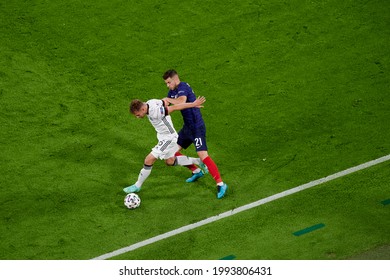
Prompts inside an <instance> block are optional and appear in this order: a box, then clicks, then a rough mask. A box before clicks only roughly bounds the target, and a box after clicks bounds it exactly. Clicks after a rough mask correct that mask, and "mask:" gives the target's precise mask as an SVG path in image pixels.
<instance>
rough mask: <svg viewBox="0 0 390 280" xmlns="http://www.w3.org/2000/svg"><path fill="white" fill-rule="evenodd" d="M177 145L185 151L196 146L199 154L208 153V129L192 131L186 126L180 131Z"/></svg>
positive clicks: (199, 128)
mask: <svg viewBox="0 0 390 280" xmlns="http://www.w3.org/2000/svg"><path fill="white" fill-rule="evenodd" d="M177 144H179V146H180V147H182V148H183V149H187V148H188V147H189V146H190V145H191V144H194V146H195V149H196V151H197V152H200V151H207V144H206V127H205V126H201V127H198V128H194V129H190V128H189V127H187V126H184V127H183V128H182V129H181V130H180V131H179V139H178V140H177Z"/></svg>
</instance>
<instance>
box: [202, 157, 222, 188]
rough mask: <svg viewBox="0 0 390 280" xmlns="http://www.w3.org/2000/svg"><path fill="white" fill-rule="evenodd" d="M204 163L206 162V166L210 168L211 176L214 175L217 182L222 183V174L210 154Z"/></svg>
mask: <svg viewBox="0 0 390 280" xmlns="http://www.w3.org/2000/svg"><path fill="white" fill-rule="evenodd" d="M203 163H204V164H206V166H207V168H208V169H209V172H210V174H211V176H213V178H214V180H215V182H217V184H218V183H221V182H222V179H221V175H220V174H219V171H218V167H217V165H216V164H215V162H214V161H213V160H212V159H211V157H209V156H208V157H206V158H205V159H204V160H203Z"/></svg>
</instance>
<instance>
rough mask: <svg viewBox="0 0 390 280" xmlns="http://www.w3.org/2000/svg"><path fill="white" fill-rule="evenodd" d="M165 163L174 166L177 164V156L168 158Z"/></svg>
mask: <svg viewBox="0 0 390 280" xmlns="http://www.w3.org/2000/svg"><path fill="white" fill-rule="evenodd" d="M165 164H166V165H168V166H172V165H175V158H174V157H173V158H168V159H166V160H165Z"/></svg>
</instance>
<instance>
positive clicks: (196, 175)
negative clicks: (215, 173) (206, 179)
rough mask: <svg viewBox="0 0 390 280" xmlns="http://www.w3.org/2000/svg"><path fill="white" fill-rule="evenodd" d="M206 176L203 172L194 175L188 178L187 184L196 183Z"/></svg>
mask: <svg viewBox="0 0 390 280" xmlns="http://www.w3.org/2000/svg"><path fill="white" fill-rule="evenodd" d="M203 176H204V173H203V171H202V170H201V171H199V172H198V173H193V174H192V176H191V177H190V178H188V179H187V180H186V182H187V183H193V182H195V181H196V180H198V179H199V178H202V177H203Z"/></svg>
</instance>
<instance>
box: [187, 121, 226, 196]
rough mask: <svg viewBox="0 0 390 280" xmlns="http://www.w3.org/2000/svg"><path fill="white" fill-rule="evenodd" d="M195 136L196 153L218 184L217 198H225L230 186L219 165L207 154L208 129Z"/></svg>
mask: <svg viewBox="0 0 390 280" xmlns="http://www.w3.org/2000/svg"><path fill="white" fill-rule="evenodd" d="M195 134H196V135H195V136H196V137H195V138H194V145H195V149H196V152H197V153H198V156H199V158H200V159H201V161H202V162H203V163H204V164H205V165H206V166H207V168H208V171H209V172H210V174H211V176H212V177H213V179H214V180H215V182H216V183H217V198H222V197H224V195H225V192H226V190H227V188H228V186H227V185H226V184H225V183H224V182H223V180H222V177H221V174H220V173H219V170H218V167H217V165H216V164H215V162H214V160H213V159H212V158H211V157H210V156H209V154H208V152H207V150H208V149H207V144H206V129H205V128H202V129H199V130H198V131H196V133H195Z"/></svg>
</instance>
